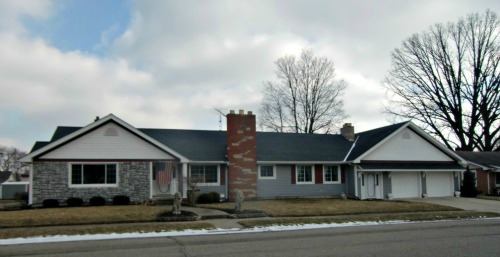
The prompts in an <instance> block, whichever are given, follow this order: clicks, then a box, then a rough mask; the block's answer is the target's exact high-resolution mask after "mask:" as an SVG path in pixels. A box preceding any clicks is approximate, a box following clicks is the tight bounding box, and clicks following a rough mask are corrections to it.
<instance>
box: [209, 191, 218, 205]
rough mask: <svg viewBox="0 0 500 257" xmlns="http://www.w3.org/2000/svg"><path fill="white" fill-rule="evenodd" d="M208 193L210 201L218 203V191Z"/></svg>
mask: <svg viewBox="0 0 500 257" xmlns="http://www.w3.org/2000/svg"><path fill="white" fill-rule="evenodd" d="M208 194H210V195H212V202H213V203H220V194H219V193H217V192H210V193H208Z"/></svg>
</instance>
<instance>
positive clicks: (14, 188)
mask: <svg viewBox="0 0 500 257" xmlns="http://www.w3.org/2000/svg"><path fill="white" fill-rule="evenodd" d="M22 192H28V182H25V181H24V182H23V181H22V180H21V177H20V176H19V175H17V174H16V173H12V172H10V171H0V199H14V198H16V195H17V194H18V193H22Z"/></svg>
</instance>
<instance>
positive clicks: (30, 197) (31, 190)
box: [28, 162, 35, 205]
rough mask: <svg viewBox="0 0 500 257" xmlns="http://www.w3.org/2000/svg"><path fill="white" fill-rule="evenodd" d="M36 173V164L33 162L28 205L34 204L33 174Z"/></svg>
mask: <svg viewBox="0 0 500 257" xmlns="http://www.w3.org/2000/svg"><path fill="white" fill-rule="evenodd" d="M34 174H35V165H34V164H33V162H31V169H30V186H29V193H28V194H29V196H28V205H32V204H33V176H34Z"/></svg>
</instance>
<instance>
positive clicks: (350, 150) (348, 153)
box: [344, 136, 359, 161]
mask: <svg viewBox="0 0 500 257" xmlns="http://www.w3.org/2000/svg"><path fill="white" fill-rule="evenodd" d="M358 139H359V136H357V137H356V140H354V143H352V146H351V149H349V152H347V154H346V156H345V157H344V161H346V160H347V157H349V155H350V154H351V152H352V149H354V147H355V146H356V142H358Z"/></svg>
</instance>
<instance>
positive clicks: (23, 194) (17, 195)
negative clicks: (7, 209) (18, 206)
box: [14, 192, 28, 202]
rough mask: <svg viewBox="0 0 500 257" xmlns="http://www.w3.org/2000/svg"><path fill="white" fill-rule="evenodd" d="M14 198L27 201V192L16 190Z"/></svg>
mask: <svg viewBox="0 0 500 257" xmlns="http://www.w3.org/2000/svg"><path fill="white" fill-rule="evenodd" d="M14 199H15V200H19V201H25V202H28V193H27V192H16V193H15V194H14Z"/></svg>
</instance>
